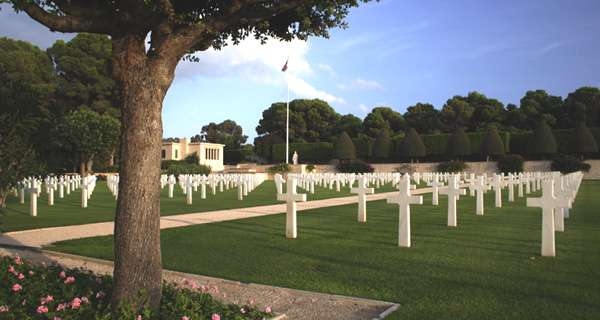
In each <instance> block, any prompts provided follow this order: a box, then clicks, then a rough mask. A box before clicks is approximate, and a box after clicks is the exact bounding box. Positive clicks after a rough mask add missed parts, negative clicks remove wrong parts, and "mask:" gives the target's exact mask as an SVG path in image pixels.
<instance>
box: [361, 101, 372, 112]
mask: <svg viewBox="0 0 600 320" xmlns="http://www.w3.org/2000/svg"><path fill="white" fill-rule="evenodd" d="M358 108H359V109H360V111H362V112H364V113H369V112H370V111H371V108H369V107H367V106H366V105H364V104H362V103H361V104H359V105H358Z"/></svg>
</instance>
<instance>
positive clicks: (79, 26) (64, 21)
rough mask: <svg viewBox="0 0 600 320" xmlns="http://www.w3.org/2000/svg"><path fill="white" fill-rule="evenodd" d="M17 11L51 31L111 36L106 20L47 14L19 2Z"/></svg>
mask: <svg viewBox="0 0 600 320" xmlns="http://www.w3.org/2000/svg"><path fill="white" fill-rule="evenodd" d="M17 9H19V10H23V11H25V13H27V14H28V15H29V16H30V17H31V18H32V19H34V20H35V21H37V22H39V23H41V24H43V25H45V26H46V27H48V28H49V29H50V30H51V31H60V32H90V33H103V34H111V32H112V31H113V27H112V26H111V24H110V21H109V20H108V19H102V21H101V22H100V21H97V20H96V19H89V18H84V17H78V16H72V15H64V16H59V15H56V14H52V13H49V12H47V11H45V10H44V9H42V7H40V6H39V5H37V4H35V3H33V2H21V3H19V5H18V6H17ZM66 11H69V10H66Z"/></svg>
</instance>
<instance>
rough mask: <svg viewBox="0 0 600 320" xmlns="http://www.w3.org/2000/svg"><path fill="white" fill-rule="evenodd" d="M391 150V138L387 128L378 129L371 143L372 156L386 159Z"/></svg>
mask: <svg viewBox="0 0 600 320" xmlns="http://www.w3.org/2000/svg"><path fill="white" fill-rule="evenodd" d="M391 150H392V138H391V137H390V133H389V132H388V131H387V130H384V129H382V130H380V132H379V135H378V136H377V139H375V143H374V144H373V157H374V158H375V159H377V160H387V159H388V158H389V157H390V152H391Z"/></svg>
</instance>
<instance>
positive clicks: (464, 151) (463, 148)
mask: <svg viewBox="0 0 600 320" xmlns="http://www.w3.org/2000/svg"><path fill="white" fill-rule="evenodd" d="M470 154H471V140H469V136H467V134H466V133H465V130H464V129H463V128H457V129H456V130H455V131H454V133H452V135H451V136H450V137H449V138H448V144H447V145H446V155H448V157H450V158H452V159H461V158H462V157H465V156H468V155H470Z"/></svg>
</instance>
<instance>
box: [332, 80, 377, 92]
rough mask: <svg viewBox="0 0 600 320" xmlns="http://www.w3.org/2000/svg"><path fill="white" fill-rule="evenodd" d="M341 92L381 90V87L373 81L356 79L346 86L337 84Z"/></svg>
mask: <svg viewBox="0 0 600 320" xmlns="http://www.w3.org/2000/svg"><path fill="white" fill-rule="evenodd" d="M338 88H340V89H342V90H383V85H381V83H379V82H377V81H375V80H367V79H362V78H356V79H354V80H352V82H350V83H348V84H339V85H338Z"/></svg>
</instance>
